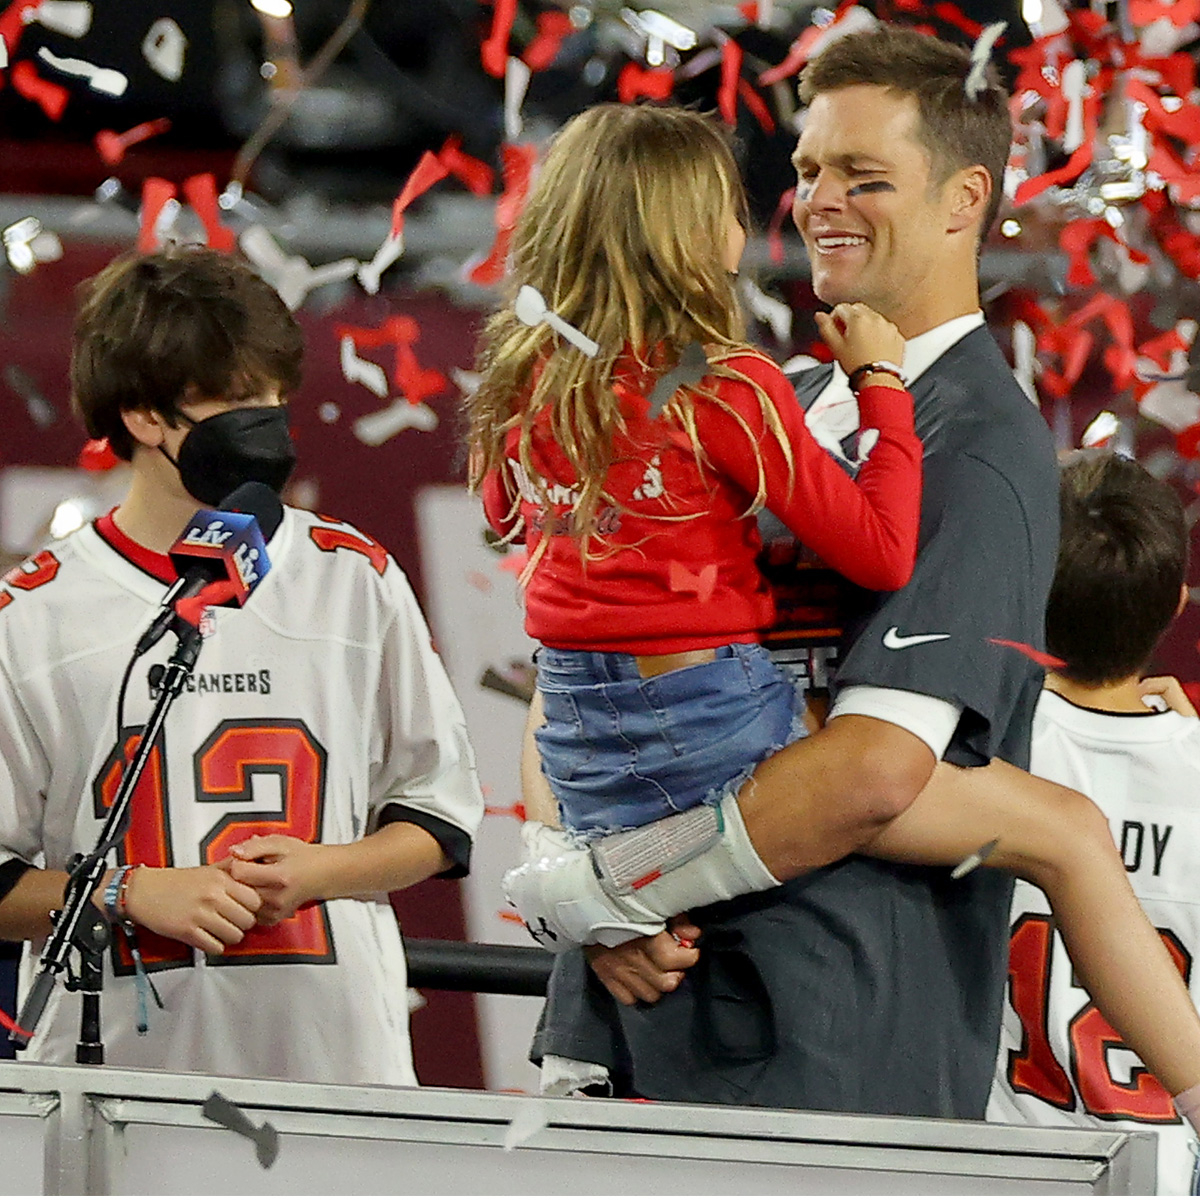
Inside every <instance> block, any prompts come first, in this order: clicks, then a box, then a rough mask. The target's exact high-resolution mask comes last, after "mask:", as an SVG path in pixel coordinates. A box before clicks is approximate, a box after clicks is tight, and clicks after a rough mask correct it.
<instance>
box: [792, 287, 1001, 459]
mask: <svg viewBox="0 0 1200 1200" xmlns="http://www.w3.org/2000/svg"><path fill="white" fill-rule="evenodd" d="M982 324H983V313H982V312H980V311H979V310H978V308H977V310H976V311H974V312H968V313H967V314H966V316H965V317H953V318H950V320H947V322H943V323H942V324H941V325H935V326H934V328H932V329H926V330H925V332H924V334H918V335H917V336H916V337H910V338H908V341H906V342H905V343H904V362H901V364H900V366H901V367H902V368H904V373H905V377H906V378H907V380H908V384H910V386H911V385H912V382H913V380H914V379H917V378H918V377H919V376H922V374H924V372H926V371H928V370H929V368H930V367H931V366H932V365H934V364H935V362H936V361H937V360H938V359H940V358H941V356H942V355H943V354H944V353H946V352H947V350H948V349H949V348H950V347H952V346H954V343H955V342H959V341H961V340H962V338H964V337H966V336H967V334H970V332H971V331H972V330H974V329H978V328H979V326H980V325H982ZM804 420H805V424H806V425H808V427H809V432H810V433H811V434H812V436H814V437H815V438H816V439H817V442H820V443H821V445H823V446H824V448H826V450H828V451H829V452H830V454H832V455H834V457H836V458H845V455H844V454H842V450H841V442H842V439H844V438H846V437H848V436H850V434H851V433H853V432H854V431H856V430H857V428H858V401H857V400H856V398H854V395H853V392H851V390H850V380H848V379H847V378H846V372H845V371H842V370H841V367H840V366H839V365H838V364H836V362H834V365H833V376H832V377H830V378H829V382H828V383H827V384H826V385H824V388H822V390H821V394H820V395H818V396H817V398H816V400H815V401H814V402H812V403H811V404H810V406H809V409H808V412H806V413H805V414H804ZM872 445H875V440H874V437H872V438H871V439H870V442H869V443H866V444H860V445H859V455H860V456H865V455H866V454H868V452H869V451H870V448H871V446H872Z"/></svg>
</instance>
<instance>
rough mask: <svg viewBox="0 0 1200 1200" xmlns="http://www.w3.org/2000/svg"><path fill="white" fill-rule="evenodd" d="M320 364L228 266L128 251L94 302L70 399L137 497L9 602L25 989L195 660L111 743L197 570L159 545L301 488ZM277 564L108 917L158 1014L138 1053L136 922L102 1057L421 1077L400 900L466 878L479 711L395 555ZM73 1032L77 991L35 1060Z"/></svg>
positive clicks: (1, 692)
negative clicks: (160, 630)
mask: <svg viewBox="0 0 1200 1200" xmlns="http://www.w3.org/2000/svg"><path fill="white" fill-rule="evenodd" d="M301 354H302V340H301V334H300V331H299V328H298V326H297V324H296V322H295V320H294V318H293V317H292V316H291V314H290V313H289V312H288V311H287V309H286V307H285V306H284V304H283V303H282V301H280V299H279V297H278V296H277V295H276V294H275V292H274V291H273V290H272V289H271V288H270V287H269V286H268V285H267V284H266V283H264V282H263V281H262V280H261V279H259V278H258V276H257V275H255V274H254V273H253V271H251V270H250V269H249V267H248V266H247V265H246V264H244V263H242V262H240V261H238V260H236V259H234V258H233V257H230V256H224V255H220V254H217V253H215V252H212V251H208V250H204V249H196V248H177V249H172V250H168V251H164V252H161V253H157V254H153V255H145V256H131V257H126V258H123V259H119V260H117V261H116V262H115V263H113V264H112V265H110V266H109V267H108V268H106V269H105V270H104V271H102V272H101V273H100V274H99V275H98V276H96V277H95V278H94V279H93V280H91V281H90V282H89V283H88V284H87V285H85V289H84V292H83V297H82V305H81V310H80V313H79V317H78V319H77V323H76V329H75V340H74V351H73V356H72V390H73V394H74V399H75V402H76V404H77V407H78V409H79V411H80V412H81V414H82V416H83V418H84V421H85V423H86V425H87V427H88V431H89V433H91V434H92V436H94V437H107V438H108V439H109V441H110V443H111V444H112V446H113V449H114V451H115V452H116V453H117V454H118V455H119V456H121V457H122V458H126V459H128V460H129V461H130V463H131V466H132V478H131V484H130V489H129V492H128V494H127V496H126V497H125V499H124V500H123V501H122V503H121V504H120V505H119V506H118V507H117V508H116V509H114V510H113V512H112V513H110V514H108V515H107V516H106V517H103V518H101V519H100V520H99V521H97V522H95V524H94V525H91V526H88V527H86V528H84V529H81V530H80V531H78V532H77V533H75V534H73V535H71V536H70V537H69V538H67V539H65V540H64V541H61V542H57V543H54V544H53V545H51V546H50V547H49V548H48V549H46V550H44V551H42V552H41V553H40V554H39V555H37V556H36V557H35V558H34V559H32V560H31V561H30V562H28V563H26V564H24V565H23V566H22V567H18V568H17V569H16V570H15V571H13V572H10V574H9V575H7V576H5V577H4V580H3V582H2V583H0V937H2V938H10V939H14V940H17V939H28V940H30V941H31V942H32V943H33V945H32V947H31V950H32V954H33V960H32V963H31V961H30V954H29V953H28V952H27V956H26V957H27V961H26V963H25V971H24V973H23V975H24V978H23V982H24V984H25V986H26V987H28V983H29V975H30V970H31V968H32V966H34V965H36V952H37V950H38V949H39V943H40V942H41V941H42V940H43V939H44V938H45V937H46V935H47V934H48V933H49V931H50V920H49V916H48V914H49V912H50V910H51V909H54V908H57V907H59V906H60V904H61V902H62V894H63V886H64V883H65V881H66V872H65V868H66V867H67V864H68V862H69V860H70V858H71V856H72V854H74V853H76V852H87V851H89V850H91V848H92V847H93V846H94V844H95V842H96V835H97V832H98V831H99V829H100V824H101V819H102V817H103V815H104V812H105V808H106V806H107V805H108V804H109V803H110V802H111V799H112V796H113V792H114V790H115V787H116V783H117V781H118V779H119V776H120V771H121V766H120V763H121V759H122V757H123V754H124V753H125V752H126V751H127V749H128V747H129V745H130V742H131V739H133V738H134V737H136V735H137V734H138V732H139V730H140V728H141V727H142V726H143V725H144V723H145V721H146V719H147V716H148V713H149V710H150V706H151V704H152V700H153V695H154V692H155V687H156V680H157V678H158V677H159V675H160V674H161V664H162V663H163V662H164V661H165V659H166V657H167V656H168V655H169V653H170V652H171V650H172V649H173V643H174V640H175V639H174V637H172V636H168V637H167V638H165V639H164V640H163V641H162V642H160V643H159V645H158V647H156V649H155V650H153V651H151V652H150V653H149V654H148V655H147V656H146V657H145V658H144V659H143V660H141V661H140V662H139V664H138V667H137V668H136V669H135V671H134V673H133V676H132V679H131V681H130V685H129V689H128V694H127V697H126V700H125V704H124V711H123V718H122V728H121V733H120V736H119V737H118V735H117V720H118V704H117V691H118V684H119V681H120V678H121V674H122V671H123V669H124V667H125V665H126V663H127V662H128V661H129V658H130V654H131V652H132V649H133V645H134V643H135V641H136V640H137V638H138V637H139V635H140V634H141V633H142V631H143V630H144V629H145V628H146V626H147V625H148V624H149V622H150V620H151V618H152V617H153V616H154V614H155V612H156V610H157V608H158V606H159V603H160V602H161V600H162V597H163V595H164V592H165V590H166V588H167V586H168V585H169V584H170V582H171V580H172V578H173V577H174V570H173V567H172V565H171V560H170V559H169V558H168V557H167V554H166V552H167V550H168V548H169V547H170V546H171V545H172V543H173V542H174V541H175V539H176V538H177V536H178V535H179V534H180V532H181V531H182V530H183V529H184V528H185V526H186V522H187V521H188V520H189V519H190V518H191V516H192V515H193V513H194V512H195V511H196V509H197V508H198V507H210V508H212V507H219V502H220V500H221V499H222V497H224V496H225V495H227V494H228V493H229V492H230V491H232V490H233V489H234V488H235V487H237V486H238V485H239V484H241V483H244V482H246V481H248V480H251V479H253V480H257V481H259V482H261V483H265V484H268V485H270V486H272V487H274V488H275V489H276V490H278V489H279V488H280V487H282V485H283V483H284V481H285V480H286V478H287V474H288V472H289V471H290V469H291V466H292V463H293V461H294V453H293V450H292V446H291V440H290V436H289V434H288V429H287V416H286V407H285V405H286V399H287V396H288V393H289V392H290V391H292V390H293V388H294V387H295V386H296V385H297V383H298V382H299V371H300V360H301ZM268 550H269V555H270V560H271V570H270V573H269V574H268V575H267V577H266V578H265V579H264V580H263V582H262V584H261V586H259V587H258V589H257V590H256V591H255V592H254V594H253V597H252V599H251V600H250V602H249V604H248V605H247V606H246V607H245V608H244V609H219V610H210V620H211V625H212V629H211V633H210V636H208V637H207V638H206V639H205V641H204V645H203V649H202V650H201V653H200V657H199V661H198V663H197V667H196V672H195V676H194V678H193V680H192V681H191V683H190V684H189V686H188V688H187V690H186V691H185V692H184V693H183V694H182V695H181V696H180V698H179V699H178V701H177V702H176V703H175V705H174V707H173V708H172V709H171V712H170V714H169V717H168V719H167V722H166V726H165V728H164V731H163V733H162V735H161V739H160V742H159V744H158V746H157V747H156V751H155V753H154V755H153V756H152V757H151V759H150V765H149V768H148V769H147V772H146V774H145V775H144V776H143V778H142V780H141V782H140V784H139V787H138V789H137V790H136V791H135V793H134V796H133V801H132V806H131V819H130V823H129V827H128V831H127V833H126V834H125V836H124V837H123V838H122V839H121V841H120V843H119V844H118V846H117V848H116V850H115V851H114V852H113V853H112V854H111V855H110V856H109V860H110V862H111V863H112V864H113V867H114V869H115V870H110V871H109V872H107V873H106V876H105V878H104V880H103V881H102V882H101V884H100V887H99V888H97V890H96V892H95V894H94V896H93V901H94V903H95V904H96V905H97V907H99V908H101V909H103V910H105V911H106V912H107V913H108V914H109V916H110V918H115V917H118V916H123V917H124V918H125V919H127V920H128V921H129V922H131V923H132V926H133V927H134V929H135V931H136V932H135V937H136V939H137V941H138V942H140V947H141V953H142V956H143V958H144V959H145V963H146V967H147V969H148V971H149V972H150V978H151V980H152V981H153V982H154V984H155V985H156V988H157V992H158V994H159V995H160V996H161V999H162V1003H163V1006H164V1007H163V1010H162V1011H158V1010H157V1009H156V1008H155V1007H154V1006H153V1005H151V1006H150V1010H149V1022H148V1024H149V1029H148V1031H147V1032H146V1033H145V1034H144V1035H143V1036H139V1032H140V1031H137V1030H136V1026H137V1024H138V1023H139V1022H138V1007H139V1006H138V1000H139V996H138V980H137V976H136V974H135V972H134V970H133V960H132V957H131V953H130V951H131V947H130V940H129V938H128V937H127V936H126V934H125V932H124V927H123V925H122V926H121V927H120V929H119V930H117V931H116V935H115V937H114V943H113V947H112V950H111V953H110V954H109V955H108V956H107V957H106V966H105V975H106V979H105V989H104V995H103V1007H102V1018H103V1029H102V1036H103V1041H104V1045H105V1049H106V1052H107V1053H106V1061H108V1062H109V1063H112V1064H114V1065H118V1066H131V1067H139V1068H147V1067H158V1068H165V1069H169V1070H182V1071H200V1072H206V1073H213V1074H232V1075H250V1076H265V1077H276V1078H291V1079H304V1080H314V1081H321V1082H329V1083H389V1084H414V1083H415V1082H416V1079H415V1077H414V1075H413V1070H412V1058H411V1052H410V1049H409V1041H408V1011H407V988H406V976H405V963H404V954H403V947H402V944H401V941H400V935H399V931H398V929H397V926H396V920H395V917H394V914H393V912H392V910H391V908H390V906H389V904H388V901H387V893H388V892H390V891H394V890H396V889H399V888H404V887H408V886H410V885H411V884H414V883H417V882H419V881H420V880H422V879H425V878H427V877H429V876H431V875H434V874H438V873H442V874H448V875H455V874H463V873H465V870H466V868H467V865H468V862H469V857H470V848H471V841H472V838H473V836H474V833H475V831H476V829H477V828H478V825H479V821H480V819H481V817H482V809H483V805H482V797H481V794H480V791H479V785H478V781H477V778H476V775H475V770H474V764H473V759H472V753H471V749H470V746H469V743H468V741H467V735H466V729H465V725H464V722H463V717H462V713H461V710H460V708H459V705H458V702H457V699H456V698H455V696H454V694H453V692H452V690H451V688H450V684H449V681H448V679H447V677H446V674H445V671H444V669H443V667H442V664H441V662H440V660H439V659H438V658H437V656H436V654H435V653H434V651H433V649H432V646H431V644H430V638H429V633H428V630H427V628H426V626H425V623H424V620H423V618H422V616H421V614H420V611H419V610H418V608H417V604H416V601H415V599H414V597H413V594H412V591H411V589H410V588H409V585H408V583H407V581H406V580H405V578H404V575H403V574H402V572H401V571H400V569H399V568H398V567H397V565H396V564H395V562H394V561H393V560H392V559H391V558H390V557H389V556H388V555H387V553H386V551H385V550H384V549H383V548H382V547H381V546H379V545H378V543H376V542H374V541H372V540H371V539H370V538H368V537H366V536H365V535H363V534H361V533H359V532H358V531H357V530H355V529H353V528H352V527H350V526H348V525H346V524H344V523H342V522H339V521H336V520H333V519H332V518H327V517H316V516H313V515H312V514H310V513H306V512H302V511H299V510H296V509H290V508H289V509H285V510H284V515H283V519H282V522H281V524H280V525H279V528H278V530H277V531H276V532H275V533H274V535H273V536H271V538H270V542H269V544H268ZM156 667H157V668H158V671H157V672H156V670H155V668H156ZM114 879H115V882H116V886H115V887H113V886H110V885H112V884H113V882H114ZM145 991H146V989H145V988H144V985H143V990H142V997H141V998H142V999H144V996H145ZM78 1013H79V1001H78V996H77V994H75V993H69V992H66V991H65V990H64V989H63V988H62V987H61V986H59V987H56V988H55V991H54V994H53V995H52V998H51V1002H50V1005H49V1006H48V1008H47V1009H46V1012H45V1014H44V1016H43V1017H42V1020H41V1022H40V1024H39V1026H38V1029H37V1033H36V1037H35V1038H34V1039H33V1041H32V1042H31V1044H30V1047H29V1049H28V1051H27V1052H26V1055H25V1057H28V1058H33V1059H37V1060H39V1061H51V1062H70V1061H72V1059H73V1052H74V1045H75V1042H76V1039H77V1037H78V1034H79V1016H78Z"/></svg>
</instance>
